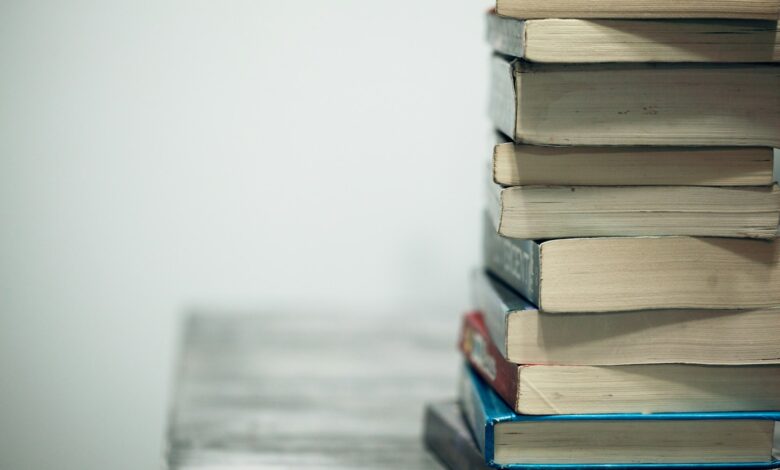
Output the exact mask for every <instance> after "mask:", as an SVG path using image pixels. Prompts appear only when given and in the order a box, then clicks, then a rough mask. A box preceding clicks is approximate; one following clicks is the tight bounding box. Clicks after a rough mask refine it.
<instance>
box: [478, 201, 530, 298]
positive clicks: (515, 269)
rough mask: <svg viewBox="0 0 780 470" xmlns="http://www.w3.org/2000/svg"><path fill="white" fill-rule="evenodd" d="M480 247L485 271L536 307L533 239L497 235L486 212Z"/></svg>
mask: <svg viewBox="0 0 780 470" xmlns="http://www.w3.org/2000/svg"><path fill="white" fill-rule="evenodd" d="M482 248H483V256H484V262H485V266H486V267H487V268H488V270H490V271H491V272H492V273H493V274H495V275H496V276H498V277H499V278H500V279H501V280H502V281H504V282H505V283H507V284H508V285H509V286H510V287H512V288H513V289H515V290H516V291H518V292H519V293H520V294H521V295H522V296H523V297H525V298H526V299H527V300H529V301H530V302H531V303H533V304H534V305H536V306H539V244H538V243H536V242H535V241H534V240H523V239H514V238H504V237H502V236H500V235H499V234H498V232H497V231H496V228H495V226H494V223H493V221H492V220H491V216H490V215H489V213H488V214H486V215H485V223H484V233H483V239H482Z"/></svg>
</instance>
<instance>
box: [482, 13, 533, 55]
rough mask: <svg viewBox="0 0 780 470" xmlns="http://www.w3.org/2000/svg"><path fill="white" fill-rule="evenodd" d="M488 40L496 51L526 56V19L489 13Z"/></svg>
mask: <svg viewBox="0 0 780 470" xmlns="http://www.w3.org/2000/svg"><path fill="white" fill-rule="evenodd" d="M486 17H487V40H488V44H490V46H491V47H492V48H493V50H494V51H498V52H500V53H502V54H506V55H508V56H512V57H524V56H525V21H523V20H517V19H514V18H503V17H501V16H498V15H496V14H495V13H488V14H487V15H486Z"/></svg>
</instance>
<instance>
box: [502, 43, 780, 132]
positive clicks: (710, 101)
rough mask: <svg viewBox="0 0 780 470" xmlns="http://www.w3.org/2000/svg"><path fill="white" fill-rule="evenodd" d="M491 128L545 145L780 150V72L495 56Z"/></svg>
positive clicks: (743, 66)
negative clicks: (548, 61) (533, 60)
mask: <svg viewBox="0 0 780 470" xmlns="http://www.w3.org/2000/svg"><path fill="white" fill-rule="evenodd" d="M490 110H491V113H490V114H491V117H492V119H493V123H494V125H495V126H496V127H497V128H498V129H499V130H501V131H502V132H503V133H505V134H506V135H508V136H510V137H512V139H513V140H514V141H516V142H518V143H520V142H522V143H530V144H541V145H699V146H765V147H777V146H780V66H777V65H772V64H649V63H641V64H536V63H530V62H525V61H522V60H519V59H511V58H506V57H503V56H494V57H493V62H492V86H491V101H490Z"/></svg>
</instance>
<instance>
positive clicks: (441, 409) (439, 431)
mask: <svg viewBox="0 0 780 470" xmlns="http://www.w3.org/2000/svg"><path fill="white" fill-rule="evenodd" d="M423 441H424V442H425V446H426V447H427V448H428V450H430V451H431V453H433V455H435V456H436V457H437V458H438V459H439V461H440V462H441V463H442V464H444V466H445V467H446V468H449V469H450V470H486V469H489V468H490V467H488V465H487V463H485V458H484V457H482V453H481V452H480V450H479V449H478V448H477V444H476V443H475V442H474V438H473V437H471V432H470V431H469V429H468V427H466V423H465V422H464V421H463V414H462V413H461V411H460V407H459V406H458V404H457V402H455V401H444V402H437V403H430V404H428V405H427V406H426V407H425V416H424V418H423Z"/></svg>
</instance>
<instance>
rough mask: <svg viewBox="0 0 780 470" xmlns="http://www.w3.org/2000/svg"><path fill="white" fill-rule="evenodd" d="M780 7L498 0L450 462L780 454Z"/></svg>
mask: <svg viewBox="0 0 780 470" xmlns="http://www.w3.org/2000/svg"><path fill="white" fill-rule="evenodd" d="M779 10H780V1H778V0H718V1H713V0H707V1H705V0H653V1H649V0H498V3H497V8H496V11H494V12H491V13H489V14H488V16H487V23H488V39H489V41H490V44H491V46H492V47H493V48H494V50H495V55H494V56H493V58H492V63H491V67H492V84H491V90H492V91H491V99H490V105H491V106H490V108H491V118H492V120H493V124H494V126H495V128H496V129H497V130H498V131H500V133H499V134H497V135H498V142H497V145H496V146H495V148H494V153H493V159H492V166H491V171H490V172H491V178H490V180H491V181H490V182H489V185H490V190H489V191H488V194H489V197H488V201H487V211H486V213H485V216H484V258H483V262H484V266H483V268H482V269H480V270H479V271H477V272H476V273H475V275H474V276H473V299H474V300H473V302H474V305H473V307H474V308H475V310H474V311H473V312H471V313H468V314H466V315H465V316H464V318H463V326H462V333H461V338H460V343H459V344H460V349H461V351H462V353H463V356H464V365H463V373H462V377H461V380H460V384H459V389H458V398H457V400H456V401H452V402H444V403H435V404H430V405H429V406H428V408H427V411H426V416H425V441H426V443H427V445H428V447H429V448H430V449H431V450H432V451H433V452H434V453H435V454H436V455H437V456H438V457H439V459H440V460H441V461H442V462H443V463H444V464H446V465H447V466H448V467H450V468H455V469H473V468H489V467H493V468H518V469H519V468H533V469H541V468H555V469H567V468H571V469H573V468H594V469H597V468H610V469H616V468H625V469H627V468H778V467H780V460H778V457H777V454H776V451H774V450H773V439H774V436H775V428H776V423H777V421H780V240H778V239H776V236H777V233H778V220H779V218H780V191H778V186H777V185H776V184H775V183H774V181H775V178H774V175H773V147H780V66H778V62H780V46H778V38H779V37H780V29H778V21H777V20H778V11H779ZM596 18H597V19H596ZM683 18H685V19H683ZM777 427H778V431H777V432H778V435H780V426H777Z"/></svg>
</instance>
